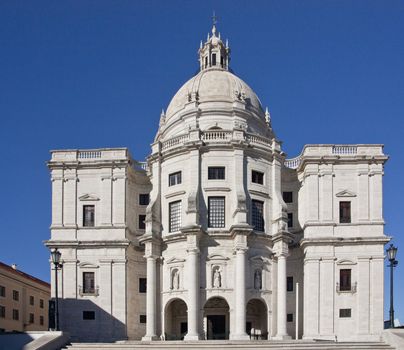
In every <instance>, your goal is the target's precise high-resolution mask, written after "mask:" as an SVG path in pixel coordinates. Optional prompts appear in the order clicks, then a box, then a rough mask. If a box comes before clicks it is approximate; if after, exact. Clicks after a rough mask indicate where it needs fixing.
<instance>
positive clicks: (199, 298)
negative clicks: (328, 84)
mask: <svg viewBox="0 0 404 350" xmlns="http://www.w3.org/2000/svg"><path fill="white" fill-rule="evenodd" d="M198 54H199V65H200V71H199V73H198V74H197V75H195V76H194V77H192V78H191V79H190V80H188V81H187V82H186V83H185V84H184V85H183V86H182V87H181V88H180V89H179V90H178V92H177V93H176V94H175V95H174V97H173V98H172V100H171V102H170V104H169V106H168V108H167V110H166V112H162V114H161V117H160V123H159V127H158V131H157V133H156V137H155V139H154V142H153V144H152V149H151V154H150V156H149V157H148V159H147V163H139V162H137V161H135V160H133V159H132V158H131V156H130V154H129V151H128V150H127V149H126V148H122V149H108V148H107V149H95V150H60V151H52V158H51V160H50V161H49V163H48V164H49V168H50V171H51V178H52V226H51V239H50V240H49V241H47V242H46V245H47V246H48V247H49V248H50V249H58V250H59V251H60V252H61V256H62V260H63V268H62V269H60V270H58V271H54V270H53V271H52V278H53V280H52V286H53V288H52V290H53V296H55V288H54V287H55V279H54V276H55V273H57V276H58V287H59V288H58V290H59V298H60V300H59V308H60V312H59V313H60V320H59V321H60V327H61V329H63V330H66V331H68V332H69V333H70V334H71V336H72V338H73V339H74V340H95V341H111V340H122V339H138V340H140V339H142V340H144V341H152V340H157V339H158V340H166V341H170V340H204V339H233V340H245V339H252V340H254V339H279V340H281V339H288V338H290V337H293V338H304V339H326V340H335V339H338V340H379V337H380V333H381V331H382V329H383V283H380V281H381V280H383V260H384V245H385V243H386V242H388V241H389V238H388V237H387V236H385V235H384V231H383V228H384V220H383V215H382V175H383V166H384V163H385V162H386V160H387V156H385V155H384V153H383V146H382V145H363V144H361V145H306V146H304V148H303V151H302V153H301V155H300V156H298V157H296V158H293V159H286V158H285V154H284V153H283V152H282V148H281V143H280V141H279V140H278V139H277V137H276V136H275V133H274V132H273V130H272V126H271V118H270V115H269V113H268V111H267V110H266V111H264V109H263V107H262V105H261V102H260V100H259V98H258V97H257V95H256V94H255V93H254V91H253V90H252V89H251V88H250V87H249V86H248V85H247V84H246V83H245V82H244V81H243V80H241V79H240V78H239V77H237V76H236V75H235V74H233V73H232V71H231V70H230V68H229V61H230V48H229V47H228V44H227V43H226V44H225V43H224V42H223V41H222V40H221V38H220V34H219V33H218V32H217V30H216V27H215V26H213V29H212V33H211V35H208V39H207V41H206V42H205V43H204V44H202V43H201V46H200V49H199V51H198ZM145 142H147V141H145ZM52 266H53V265H52ZM52 268H54V267H52Z"/></svg>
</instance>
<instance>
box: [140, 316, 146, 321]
mask: <svg viewBox="0 0 404 350" xmlns="http://www.w3.org/2000/svg"><path fill="white" fill-rule="evenodd" d="M139 322H140V323H146V315H140V317H139Z"/></svg>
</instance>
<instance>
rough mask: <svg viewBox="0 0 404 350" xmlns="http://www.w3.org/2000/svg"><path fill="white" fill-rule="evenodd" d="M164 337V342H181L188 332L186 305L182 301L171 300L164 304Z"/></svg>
mask: <svg viewBox="0 0 404 350" xmlns="http://www.w3.org/2000/svg"><path fill="white" fill-rule="evenodd" d="M164 318H165V320H164V336H165V339H166V340H183V339H184V336H185V335H186V334H187V332H188V322H187V304H186V303H185V301H184V300H182V299H173V300H171V301H169V302H168V303H167V304H166V307H165V312H164Z"/></svg>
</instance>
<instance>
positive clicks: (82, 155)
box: [77, 151, 102, 159]
mask: <svg viewBox="0 0 404 350" xmlns="http://www.w3.org/2000/svg"><path fill="white" fill-rule="evenodd" d="M101 156H102V152H101V151H78V152H77V158H78V159H96V158H101Z"/></svg>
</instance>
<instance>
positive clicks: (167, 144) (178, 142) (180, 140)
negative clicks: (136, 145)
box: [161, 134, 189, 151]
mask: <svg viewBox="0 0 404 350" xmlns="http://www.w3.org/2000/svg"><path fill="white" fill-rule="evenodd" d="M188 139H189V135H188V134H185V135H180V136H176V137H173V138H171V139H168V140H167V141H164V142H163V144H162V147H161V149H162V151H166V150H168V149H170V148H176V147H178V146H182V145H183V144H184V143H185V142H186V141H188Z"/></svg>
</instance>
